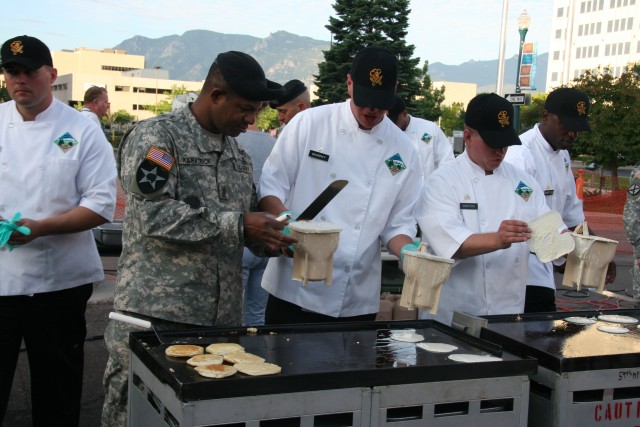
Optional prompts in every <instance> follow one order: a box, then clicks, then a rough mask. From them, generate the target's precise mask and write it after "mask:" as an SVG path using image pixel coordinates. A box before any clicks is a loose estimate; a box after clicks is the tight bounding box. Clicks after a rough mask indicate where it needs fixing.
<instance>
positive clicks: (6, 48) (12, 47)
mask: <svg viewBox="0 0 640 427" xmlns="http://www.w3.org/2000/svg"><path fill="white" fill-rule="evenodd" d="M0 59H1V62H0V68H3V67H4V66H5V65H8V64H20V65H24V66H25V67H27V68H29V69H31V70H37V69H38V68H40V67H42V66H43V65H49V66H50V67H53V60H52V59H51V52H50V51H49V48H48V47H47V45H46V44H44V43H42V42H41V41H40V40H38V39H37V38H35V37H30V36H17V37H14V38H12V39H9V40H7V41H6V42H4V43H3V44H2V48H0Z"/></svg>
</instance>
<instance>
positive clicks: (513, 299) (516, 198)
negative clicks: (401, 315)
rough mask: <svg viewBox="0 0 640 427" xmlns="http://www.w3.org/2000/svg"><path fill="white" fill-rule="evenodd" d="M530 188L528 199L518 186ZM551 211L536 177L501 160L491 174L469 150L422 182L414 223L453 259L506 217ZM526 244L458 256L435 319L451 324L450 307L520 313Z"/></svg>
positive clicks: (478, 312)
mask: <svg viewBox="0 0 640 427" xmlns="http://www.w3.org/2000/svg"><path fill="white" fill-rule="evenodd" d="M519 187H521V188H522V189H523V190H526V188H527V187H528V188H529V189H530V190H532V191H531V193H530V195H529V197H528V200H525V198H526V197H523V196H521V195H519V194H518V193H517V192H516V190H517V189H518V188H519ZM547 211H549V207H548V206H547V205H546V203H545V201H544V195H543V193H542V190H541V189H540V187H539V186H538V184H537V182H536V181H535V179H534V178H533V177H532V176H530V175H529V174H527V173H525V172H524V171H522V170H520V169H518V168H516V167H515V166H513V165H511V164H508V163H504V162H503V163H502V164H501V165H500V166H499V167H498V168H497V169H496V170H495V171H494V172H493V174H492V175H485V172H484V170H483V169H482V168H481V167H479V166H478V165H476V164H475V163H473V162H472V161H471V160H470V159H469V156H468V155H467V153H466V152H465V153H463V154H461V155H459V156H458V157H457V158H456V160H455V161H454V162H453V163H449V164H447V165H445V166H444V167H442V168H439V169H438V170H436V171H435V172H434V173H433V174H432V175H431V176H430V177H429V179H428V180H427V182H426V183H425V189H424V191H423V192H422V197H421V199H420V202H419V204H418V208H417V214H416V215H417V219H418V225H419V226H420V229H421V230H422V232H423V237H422V238H423V240H426V242H427V244H428V245H429V247H430V248H431V250H432V251H433V252H434V253H435V254H436V255H438V256H441V257H445V258H451V257H452V256H453V254H454V253H455V252H456V251H457V250H458V249H459V247H460V245H461V244H462V243H463V242H464V241H465V240H466V239H467V238H468V237H469V236H471V235H472V234H477V233H489V232H495V231H497V230H498V228H499V227H500V223H501V222H502V221H503V220H507V219H516V220H521V221H525V222H530V221H531V220H533V219H535V218H537V217H538V216H540V215H543V214H544V213H546V212H547ZM528 256H529V247H528V245H527V243H526V242H523V243H515V244H512V245H511V247H509V248H507V249H502V250H498V251H494V252H490V253H487V254H484V255H478V256H474V257H469V258H465V259H460V260H456V262H455V263H454V265H453V267H452V269H451V273H450V275H449V279H448V280H447V282H446V283H445V284H444V285H443V287H442V292H441V294H440V301H439V304H438V311H437V313H436V315H435V318H436V319H437V320H439V321H441V322H443V323H445V324H450V323H451V318H452V316H453V312H454V311H462V312H466V313H469V314H472V315H478V316H480V315H492V314H511V313H522V311H523V309H524V298H525V286H526V280H527V260H528Z"/></svg>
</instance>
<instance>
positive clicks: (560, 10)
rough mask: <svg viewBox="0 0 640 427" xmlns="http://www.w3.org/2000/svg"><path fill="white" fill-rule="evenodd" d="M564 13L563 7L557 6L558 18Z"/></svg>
mask: <svg viewBox="0 0 640 427" xmlns="http://www.w3.org/2000/svg"><path fill="white" fill-rule="evenodd" d="M563 15H564V8H563V7H559V8H558V15H556V16H557V17H558V18H562V16H563Z"/></svg>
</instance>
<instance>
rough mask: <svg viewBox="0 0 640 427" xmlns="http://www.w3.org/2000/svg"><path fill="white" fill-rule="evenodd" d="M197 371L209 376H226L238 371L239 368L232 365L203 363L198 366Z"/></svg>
mask: <svg viewBox="0 0 640 427" xmlns="http://www.w3.org/2000/svg"><path fill="white" fill-rule="evenodd" d="M196 371H197V372H198V373H199V374H200V375H202V376H203V377H207V378H224V377H230V376H231V375H233V374H235V373H236V372H238V370H237V369H236V368H235V367H233V366H230V365H203V366H196Z"/></svg>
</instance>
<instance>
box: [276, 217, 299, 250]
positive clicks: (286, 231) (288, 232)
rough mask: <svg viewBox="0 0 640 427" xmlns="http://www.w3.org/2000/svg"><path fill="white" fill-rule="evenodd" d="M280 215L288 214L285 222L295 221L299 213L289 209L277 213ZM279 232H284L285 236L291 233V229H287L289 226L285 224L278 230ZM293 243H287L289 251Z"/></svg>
mask: <svg viewBox="0 0 640 427" xmlns="http://www.w3.org/2000/svg"><path fill="white" fill-rule="evenodd" d="M282 215H289V219H288V220H287V222H296V219H298V216H300V214H297V213H295V212H291V211H284V212H282V213H281V214H280V215H278V216H279V217H280V216H282ZM280 232H281V233H282V234H284V235H285V236H290V235H291V230H289V226H288V225H286V226H285V227H284V228H283V229H282V230H280ZM293 249H294V248H293V245H289V250H290V251H291V252H293Z"/></svg>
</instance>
